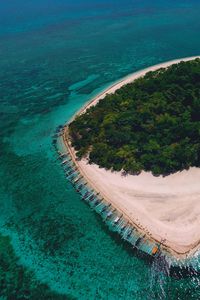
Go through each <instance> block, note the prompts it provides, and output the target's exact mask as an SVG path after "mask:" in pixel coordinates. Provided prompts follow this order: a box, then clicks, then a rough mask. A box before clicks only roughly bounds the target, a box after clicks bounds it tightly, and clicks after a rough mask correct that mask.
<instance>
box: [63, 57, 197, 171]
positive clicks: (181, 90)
mask: <svg viewBox="0 0 200 300" xmlns="http://www.w3.org/2000/svg"><path fill="white" fill-rule="evenodd" d="M69 134H70V139H71V142H72V145H73V147H74V148H75V150H76V151H77V152H76V154H77V157H78V158H79V159H81V158H82V157H88V160H89V163H96V164H98V165H99V166H100V167H104V168H106V169H111V170H113V171H120V170H122V171H123V172H124V174H127V173H129V174H139V173H140V172H141V171H142V170H145V171H149V172H152V174H153V175H155V176H159V175H163V176H166V175H169V174H171V173H175V172H177V171H181V170H184V169H188V168H189V167H192V166H195V167H199V166H200V59H195V60H192V61H189V62H180V63H179V64H174V65H172V66H170V67H168V68H166V69H164V68H161V69H159V70H157V71H154V72H148V73H147V74H146V75H145V76H144V77H141V78H139V79H137V80H135V81H134V82H133V83H130V84H127V85H125V86H123V87H122V88H120V89H119V90H117V91H116V92H115V93H114V94H110V95H109V94H107V95H106V97H105V98H104V99H102V100H101V101H99V103H98V104H97V105H96V106H93V107H90V108H88V109H87V111H86V112H85V113H84V114H82V115H79V116H77V117H76V118H75V120H74V121H73V122H71V123H70V125H69Z"/></svg>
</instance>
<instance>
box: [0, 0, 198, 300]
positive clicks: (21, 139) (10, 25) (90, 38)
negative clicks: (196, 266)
mask: <svg viewBox="0 0 200 300" xmlns="http://www.w3.org/2000/svg"><path fill="white" fill-rule="evenodd" d="M199 14H200V2H199V1H198V0H187V1H186V0H185V1H184V0H173V1H172V0H166V1H164V0H154V1H152V0H151V1H150V0H143V1H142V0H124V1H119V0H107V1H105V0H93V1H89V0H84V1H83V0H82V1H78V0H73V1H72V0H40V1H39V0H35V1H33V0H26V1H25V0H18V1H17V0H5V1H4V0H0V175H1V176H0V299H1V300H5V299H8V300H13V299H14V300H15V299H35V300H42V299H47V300H49V299H53V300H57V299H81V300H88V299H108V300H118V299H125V300H126V299H133V300H146V299H147V300H154V299H155V300H157V299H161V300H165V299H167V300H190V299H195V300H198V299H200V281H199V276H198V275H195V276H192V275H190V276H185V277H182V278H178V277H176V276H172V277H168V276H166V274H165V272H164V271H163V270H162V269H160V268H159V266H157V265H156V264H155V263H152V262H150V261H148V260H147V259H145V258H143V257H141V255H139V254H138V253H136V252H135V251H133V250H132V249H131V248H130V246H128V245H126V244H125V243H123V242H122V241H121V240H120V238H119V237H118V236H116V235H115V234H113V233H111V232H110V231H109V230H108V229H107V227H106V226H105V225H104V223H103V222H102V220H101V219H100V217H99V216H97V215H96V214H95V213H94V212H93V211H91V210H90V208H89V207H88V206H87V205H86V204H85V203H84V202H83V201H81V199H80V197H79V195H77V194H76V193H75V191H74V190H73V188H72V186H71V185H70V184H69V183H68V182H66V179H65V176H64V174H63V171H62V169H61V167H60V165H59V162H58V161H57V160H56V153H55V150H54V148H53V147H52V135H53V133H54V131H55V128H56V126H58V125H60V124H63V123H64V122H65V121H67V120H68V119H69V118H70V117H71V116H72V115H73V114H74V113H75V112H76V111H77V110H78V109H80V107H81V106H82V105H83V104H84V103H85V102H86V101H88V100H89V99H90V98H91V97H92V96H94V95H95V94H97V93H99V92H100V91H101V90H103V89H104V88H105V87H107V86H108V85H110V84H111V83H112V82H114V81H116V80H118V79H120V78H121V77H124V76H125V75H127V74H129V73H132V72H134V71H137V70H139V69H143V68H144V67H148V66H151V65H154V64H157V63H159V62H163V61H168V60H171V59H175V58H180V57H186V56H193V55H199V54H200V35H199V32H200V18H199Z"/></svg>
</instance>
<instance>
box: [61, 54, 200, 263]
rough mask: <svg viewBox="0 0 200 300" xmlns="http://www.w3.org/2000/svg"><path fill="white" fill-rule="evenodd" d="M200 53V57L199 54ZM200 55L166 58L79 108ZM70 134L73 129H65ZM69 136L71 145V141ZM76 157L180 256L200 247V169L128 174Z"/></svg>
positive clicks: (92, 180) (94, 182)
mask: <svg viewBox="0 0 200 300" xmlns="http://www.w3.org/2000/svg"><path fill="white" fill-rule="evenodd" d="M198 57H199V56H198ZM194 58H197V57H189V58H184V59H177V60H173V61H170V62H166V63H162V64H159V65H156V66H153V67H150V68H147V69H144V70H142V71H139V72H136V73H134V74H132V75H130V76H127V77H126V78H124V79H123V80H120V81H119V82H118V83H116V84H114V85H112V86H111V87H110V88H108V89H107V90H106V91H104V92H103V93H101V94H100V95H98V96H97V97H95V98H94V99H92V100H91V101H90V102H89V103H88V104H86V106H85V107H84V108H83V109H81V110H80V111H79V112H78V113H79V114H80V113H83V112H84V111H85V110H86V109H87V108H88V107H89V106H91V105H95V104H96V103H97V102H98V101H99V100H100V99H102V98H103V97H105V95H106V94H108V93H114V92H115V91H116V90H117V89H119V88H120V87H122V86H123V85H125V84H127V83H130V82H132V81H134V80H135V79H137V78H139V77H141V76H144V75H145V73H146V72H148V71H154V70H156V69H159V68H166V67H168V66H170V65H172V64H174V63H179V62H180V61H189V60H192V59H194ZM64 136H65V138H66V137H67V129H66V130H65V135H64ZM65 138H64V141H65V143H66V145H67V146H68V145H69V141H68V140H66V139H65ZM70 151H71V154H72V156H73V158H74V162H75V163H76V164H77V166H78V168H79V170H80V172H81V173H82V175H83V176H84V177H85V179H86V180H87V181H88V182H89V184H90V185H91V186H92V187H93V188H94V189H95V190H96V191H97V192H100V193H101V195H102V196H103V197H104V198H105V199H107V201H109V202H110V203H112V205H113V206H114V207H115V208H117V209H118V210H119V211H121V212H122V213H123V214H124V215H125V216H126V217H127V219H128V220H129V221H130V222H132V223H133V224H135V225H136V226H137V227H138V228H139V229H140V230H142V231H144V232H145V233H146V234H147V235H148V236H149V237H151V238H153V239H155V240H156V241H162V242H163V245H164V247H166V248H167V249H168V251H170V252H171V253H173V254H174V255H175V256H177V257H185V256H188V255H190V254H193V253H194V252H195V251H196V250H198V247H199V246H200V184H199V182H200V168H190V169H189V170H188V171H186V170H185V171H182V172H177V173H175V174H172V175H170V176H166V177H162V176H159V177H155V176H153V175H152V174H151V173H147V172H142V173H141V174H140V175H138V176H133V175H128V176H125V177H124V176H122V175H121V173H120V172H111V171H106V170H105V169H103V168H99V167H98V166H97V165H94V164H93V165H90V164H88V163H87V161H86V160H83V159H82V160H81V161H77V160H75V153H74V150H73V149H72V148H71V147H70Z"/></svg>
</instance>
